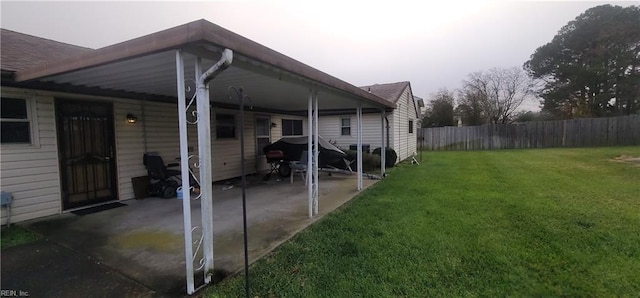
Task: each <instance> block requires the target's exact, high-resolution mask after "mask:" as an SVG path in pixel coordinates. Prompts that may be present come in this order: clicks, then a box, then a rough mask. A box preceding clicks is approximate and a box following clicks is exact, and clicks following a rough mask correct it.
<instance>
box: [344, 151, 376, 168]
mask: <svg viewBox="0 0 640 298" xmlns="http://www.w3.org/2000/svg"><path fill="white" fill-rule="evenodd" d="M344 153H346V154H347V159H348V160H357V159H358V151H356V150H347V151H345V152H344ZM357 166H358V164H357V163H355V162H354V163H353V164H351V169H352V170H354V171H355V170H356V169H357ZM378 168H380V156H379V155H374V154H369V153H364V154H363V155H362V170H363V171H365V172H368V171H374V170H376V169H378Z"/></svg>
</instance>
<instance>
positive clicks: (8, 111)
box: [0, 97, 32, 144]
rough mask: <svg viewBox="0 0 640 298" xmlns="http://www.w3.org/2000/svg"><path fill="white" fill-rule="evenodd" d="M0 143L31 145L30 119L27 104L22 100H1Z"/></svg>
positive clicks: (4, 98) (5, 98)
mask: <svg viewBox="0 0 640 298" xmlns="http://www.w3.org/2000/svg"><path fill="white" fill-rule="evenodd" d="M1 102H2V106H1V107H0V109H1V111H0V113H1V116H0V126H1V131H0V139H1V141H0V143H2V144H31V142H32V139H31V125H32V124H31V119H30V117H29V116H30V113H29V107H30V106H29V103H28V102H27V100H26V99H23V98H7V97H3V98H2V99H1Z"/></svg>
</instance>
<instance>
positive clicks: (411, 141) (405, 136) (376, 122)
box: [318, 87, 418, 161]
mask: <svg viewBox="0 0 640 298" xmlns="http://www.w3.org/2000/svg"><path fill="white" fill-rule="evenodd" d="M414 105H415V103H414V101H413V100H412V95H411V92H410V89H409V88H408V87H407V88H406V89H405V90H404V91H403V93H402V95H401V96H400V98H399V99H398V102H397V108H396V109H395V110H394V111H393V112H392V113H390V114H388V115H387V119H389V126H390V127H389V139H390V140H389V142H388V144H389V145H390V146H391V148H393V149H394V150H395V151H396V153H397V154H398V160H397V161H402V160H404V159H407V158H409V157H411V156H412V155H413V153H414V152H416V150H417V147H416V146H417V142H416V138H417V132H416V129H417V125H418V124H417V119H416V113H415V107H414ZM345 117H350V118H351V135H350V136H342V135H341V130H340V127H341V123H340V119H342V118H345ZM409 120H413V133H411V134H409ZM380 121H381V118H380V114H377V113H376V114H363V116H362V143H363V144H370V145H371V146H370V148H371V150H373V149H375V148H377V147H380V145H381V143H380V142H381V140H382V136H381V128H380V127H381V125H380ZM319 124H320V125H319V127H318V132H319V134H320V136H322V137H323V138H324V139H325V140H327V141H331V142H336V146H337V147H339V148H342V149H349V145H352V144H355V143H356V133H357V131H356V115H355V114H354V115H338V116H322V117H320V119H319ZM385 126H386V123H385ZM385 134H386V128H385ZM385 138H387V136H386V135H385ZM385 143H387V141H385ZM385 145H386V144H385Z"/></svg>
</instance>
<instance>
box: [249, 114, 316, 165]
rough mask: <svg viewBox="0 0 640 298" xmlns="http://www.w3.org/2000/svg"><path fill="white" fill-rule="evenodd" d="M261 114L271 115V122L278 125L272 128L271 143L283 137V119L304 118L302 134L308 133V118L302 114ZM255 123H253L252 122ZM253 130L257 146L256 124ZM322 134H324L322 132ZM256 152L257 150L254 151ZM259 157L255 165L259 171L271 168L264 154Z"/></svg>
mask: <svg viewBox="0 0 640 298" xmlns="http://www.w3.org/2000/svg"><path fill="white" fill-rule="evenodd" d="M259 115H262V116H269V117H270V118H271V119H270V120H271V123H275V124H276V126H275V127H272V128H271V143H273V142H276V141H278V140H280V139H281V138H282V119H294V120H302V134H303V135H305V136H306V135H307V128H308V126H307V118H306V117H300V116H290V115H281V114H267V113H259ZM252 119H255V116H254V117H252ZM252 125H253V124H252ZM253 127H254V129H253V132H252V135H253V136H254V139H253V146H254V148H255V126H253ZM320 135H322V134H320ZM254 152H255V151H254ZM251 156H255V154H253V153H251ZM257 158H258V159H257V160H256V161H255V166H256V169H257V170H258V171H264V170H269V169H270V166H269V164H268V163H267V160H266V158H265V157H264V155H263V156H258V157H257Z"/></svg>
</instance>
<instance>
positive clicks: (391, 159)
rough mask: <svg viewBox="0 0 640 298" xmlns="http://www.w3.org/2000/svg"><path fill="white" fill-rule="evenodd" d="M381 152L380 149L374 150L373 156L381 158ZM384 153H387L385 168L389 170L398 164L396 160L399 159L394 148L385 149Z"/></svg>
mask: <svg viewBox="0 0 640 298" xmlns="http://www.w3.org/2000/svg"><path fill="white" fill-rule="evenodd" d="M380 151H382V149H381V148H380V147H378V148H376V149H373V154H375V155H378V156H380ZM384 151H385V153H386V154H385V158H386V159H385V163H384V166H385V167H387V168H391V167H393V166H394V165H395V164H396V160H397V159H398V154H397V153H396V151H395V150H393V148H389V147H385V148H384ZM378 159H380V158H378Z"/></svg>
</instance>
